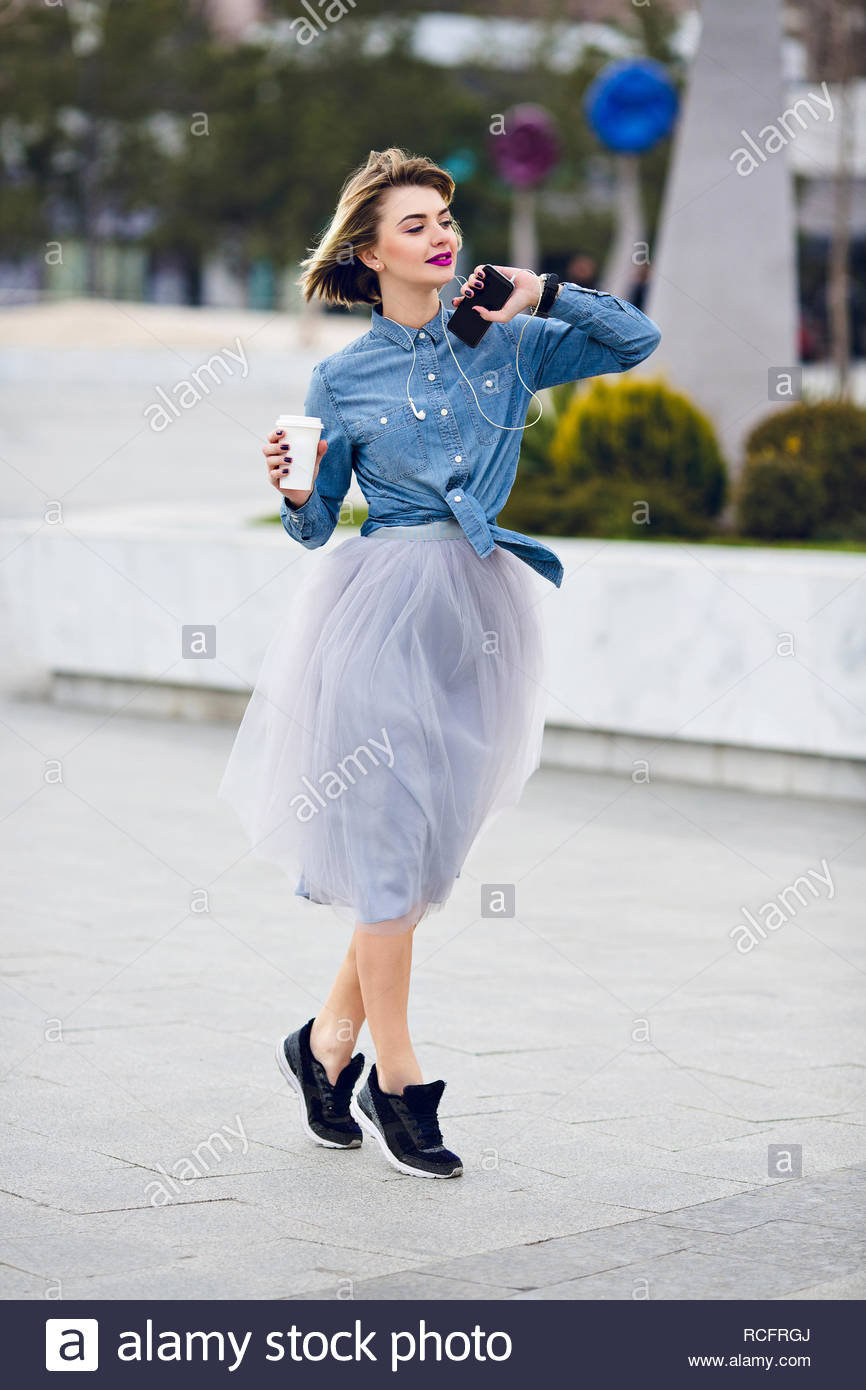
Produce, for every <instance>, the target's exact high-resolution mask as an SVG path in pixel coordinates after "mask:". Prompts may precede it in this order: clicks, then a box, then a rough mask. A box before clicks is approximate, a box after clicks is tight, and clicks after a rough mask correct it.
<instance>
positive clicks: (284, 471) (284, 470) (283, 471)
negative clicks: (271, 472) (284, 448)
mask: <svg viewBox="0 0 866 1390" xmlns="http://www.w3.org/2000/svg"><path fill="white" fill-rule="evenodd" d="M288 471H289V470H288V468H282V469H281V470H280V472H282V473H288Z"/></svg>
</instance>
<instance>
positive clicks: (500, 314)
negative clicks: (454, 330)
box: [451, 262, 541, 323]
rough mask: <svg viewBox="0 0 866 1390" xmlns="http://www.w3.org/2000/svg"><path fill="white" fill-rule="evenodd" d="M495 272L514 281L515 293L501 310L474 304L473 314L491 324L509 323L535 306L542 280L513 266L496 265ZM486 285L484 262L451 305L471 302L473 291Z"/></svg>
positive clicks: (527, 271) (532, 273) (528, 271)
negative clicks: (465, 301) (466, 300)
mask: <svg viewBox="0 0 866 1390" xmlns="http://www.w3.org/2000/svg"><path fill="white" fill-rule="evenodd" d="M493 269H494V270H498V271H499V272H500V274H501V275H507V276H508V278H509V280H513V281H514V291H513V293H512V294H510V295H509V296H508V298H507V299H506V301H505V303H504V304H503V306H502V308H501V309H485V308H484V307H483V306H482V305H481V304H473V305H472V309H473V312H474V313H476V314H478V316H479V318H482V319H488V320H489V321H490V323H508V321H509V319H513V318H514V315H515V314H519V313H522V311H523V310H524V309H528V308H529V307H530V306H533V307H534V306H535V305H536V304H537V303H538V299H539V295H540V294H541V280H540V279H539V277H538V276H537V275H536V274H535V272H534V271H532V270H520V269H517V268H515V267H514V266H511V265H495V266H494V267H493ZM483 284H484V262H482V263H481V265H477V266H476V267H475V269H474V270H473V272H472V274H471V275H470V276H469V279H468V280H467V281H466V284H465V285H464V286H463V291H462V293H461V294H460V295H459V296H458V297H457V298H456V299H452V301H451V303H452V304H453V305H454V306H455V308H456V306H457V305H458V304H462V303H463V300H464V299H469V300H470V302H471V298H472V291H473V288H474V289H480V288H481V287H482V285H483Z"/></svg>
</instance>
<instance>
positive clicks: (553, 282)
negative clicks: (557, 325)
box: [534, 271, 559, 319]
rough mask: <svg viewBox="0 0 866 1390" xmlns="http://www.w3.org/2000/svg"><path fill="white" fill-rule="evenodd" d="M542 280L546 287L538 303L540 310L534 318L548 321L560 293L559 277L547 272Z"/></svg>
mask: <svg viewBox="0 0 866 1390" xmlns="http://www.w3.org/2000/svg"><path fill="white" fill-rule="evenodd" d="M540 279H541V280H543V282H544V287H543V289H542V291H541V298H540V299H539V301H538V308H537V309H536V311H535V315H534V317H535V318H537V319H546V318H547V316H548V314H549V313H550V311H551V309H552V308H553V302H554V300H555V299H556V296H557V294H558V293H559V276H558V275H555V274H554V273H553V271H547V272H546V273H545V274H544V275H542V276H541V277H540Z"/></svg>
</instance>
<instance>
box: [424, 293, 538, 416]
mask: <svg viewBox="0 0 866 1390" xmlns="http://www.w3.org/2000/svg"><path fill="white" fill-rule="evenodd" d="M456 278H457V279H458V280H460V279H461V277H460V276H459V275H458V276H457V277H456ZM462 284H463V285H465V284H466V277H465V276H464V277H462ZM461 288H462V286H461ZM437 299H438V295H437ZM537 308H538V305H537V304H536V305H534V306H533V308H532V310H531V313H530V317H534V315H535V311H536V309H537ZM439 316H440V318H441V320H442V329H443V333H444V336H445V339H446V341H447V343H448V351H449V352H450V353H451V356H452V357H454V364H455V366H456V367H457V370H458V372H459V373H460V375H461V376H462V377H463V380H464V381H465V382H466V385H467V386H468V387H469V390H470V391H471V392H472V395H473V398H474V400H475V404H476V405H477V406H478V409H479V411H481V414H482V415H484V411H483V410H481V405H480V403H479V400H478V397H477V396H476V395H475V387H474V386H473V385H472V382H471V381H470V380H469V378H468V376H467V375H466V373H465V372H464V371H463V369H462V367H461V366H460V363H459V362H458V361H457V358H456V357H455V356H454V349H453V347H452V346H451V341H450V339H449V338H448V330H447V328H446V326H445V305H444V304H443V303H442V301H441V299H440V300H439ZM400 327H401V328H402V329H403V332H404V333H405V334H406V336H407V338H409V339H410V342H411V343H412V366H411V367H410V369H409V375H408V377H407V378H406V396H407V398H408V401H409V404H410V405H411V407H412V413H413V415H414V416H415V419H416V420H423V419H424V418H425V416H426V414H427V412H426V411H424V410H419V409H418V407H417V406H416V404H415V402H414V401H413V399H412V397H411V395H410V394H409V382H410V381H411V380H412V373H413V372H414V370H415V339H414V338H412V337H410V334H409V330H408V329H407V328H406V327H405V325H404V324H402V323H401V324H400ZM525 330H526V324H524V325H523V328H521V330H520V337H519V338H518V339H517V352H516V353H515V355H514V367H515V370H516V372H517V375H518V377H520V383H521V385H522V386H526V389H527V391H528V392H529V394H530V395H531V396H535V392H534V391H533V390H532V388H531V387H530V386H527V385H526V382H525V381H524V380H523V377H522V376H520V367H519V366H518V358H519V357H520V344H521V341H522V339H523V334H524V332H525ZM536 400H537V401H538V407H539V409H538V414H537V415H536V417H535V419H534V420H530V422H529V424H528V425H527V424H526V423H524V424H522V425H499V424H497V423H496V421H495V420H491V419H490V416H489V415H484V418H485V420H486V421H487V423H488V424H489V425H494V426H495V427H496V429H498V430H525V429H530V428H531V427H532V426H533V425H537V424H538V422H539V420H540V419H541V417H542V415H543V414H544V406H543V405H542V403H541V401H540V400H539V399H538V397H537V396H536Z"/></svg>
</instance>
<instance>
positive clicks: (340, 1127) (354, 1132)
mask: <svg viewBox="0 0 866 1390" xmlns="http://www.w3.org/2000/svg"><path fill="white" fill-rule="evenodd" d="M313 1021H314V1020H313V1019H312V1018H311V1019H308V1020H307V1022H306V1023H305V1024H304V1026H303V1028H299V1029H298V1030H297V1032H295V1033H290V1034H289V1036H288V1037H287V1038H283V1039H281V1041H280V1042H279V1043H277V1066H278V1067H279V1069H280V1071H281V1072H282V1073H283V1076H284V1077H285V1078H286V1080H287V1081H288V1082H289V1084H290V1085H291V1086H293V1087H294V1089H295V1090H296V1091H297V1093H298V1098H299V1100H300V1102H301V1105H300V1111H301V1124H302V1125H303V1127H304V1129H305V1131H306V1133H307V1134H308V1135H309V1136H310V1138H311V1139H315V1141H316V1143H317V1144H322V1145H324V1147H325V1148H326V1149H357V1148H360V1146H361V1142H362V1140H363V1137H364V1136H363V1134H362V1133H361V1130H360V1128H359V1127H358V1125H356V1124H355V1121H354V1120H353V1119H352V1117H351V1115H350V1114H349V1097H350V1096H351V1094H352V1090H353V1088H354V1085H355V1082H356V1081H357V1080H358V1077H359V1076H360V1075H361V1072H362V1071H363V1070H364V1054H363V1052H356V1053H355V1055H354V1057H353V1058H352V1059H351V1061H349V1062H347V1063H346V1065H345V1066H344V1068H343V1070H342V1071H341V1072H340V1075H339V1076H338V1077H337V1080H336V1081H335V1082H334V1085H333V1086H332V1085H331V1083H330V1081H329V1080H328V1073H327V1072H326V1071H325V1068H324V1067H323V1066H322V1063H321V1062H320V1061H319V1059H318V1057H314V1056H313V1053H312V1050H311V1048H310V1032H311V1030H312V1027H313Z"/></svg>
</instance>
